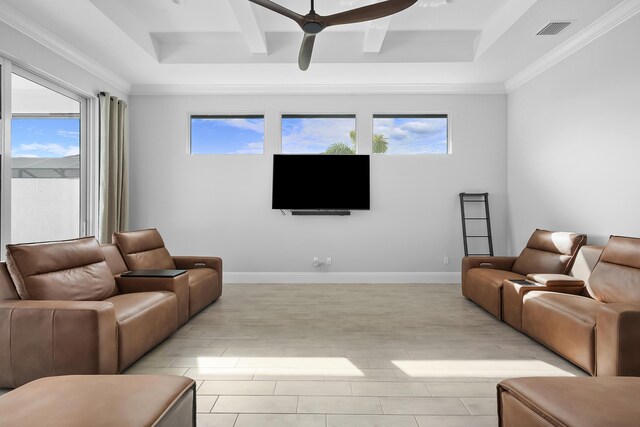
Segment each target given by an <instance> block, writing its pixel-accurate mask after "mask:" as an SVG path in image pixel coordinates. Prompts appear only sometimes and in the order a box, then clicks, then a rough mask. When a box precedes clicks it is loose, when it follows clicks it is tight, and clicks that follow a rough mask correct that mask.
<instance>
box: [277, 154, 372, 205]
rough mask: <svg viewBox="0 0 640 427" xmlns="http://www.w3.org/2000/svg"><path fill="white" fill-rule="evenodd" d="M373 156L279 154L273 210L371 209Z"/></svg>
mask: <svg viewBox="0 0 640 427" xmlns="http://www.w3.org/2000/svg"><path fill="white" fill-rule="evenodd" d="M369 190H370V184H369V156H368V155H332V154H275V155H274V156H273V193H272V194H273V198H272V208H273V209H289V210H368V209H369V208H370V201H369Z"/></svg>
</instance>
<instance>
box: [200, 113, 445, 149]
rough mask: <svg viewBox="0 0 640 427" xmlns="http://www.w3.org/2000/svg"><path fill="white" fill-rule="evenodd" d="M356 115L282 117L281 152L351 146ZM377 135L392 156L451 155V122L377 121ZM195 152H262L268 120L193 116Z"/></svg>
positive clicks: (441, 119)
mask: <svg viewBox="0 0 640 427" xmlns="http://www.w3.org/2000/svg"><path fill="white" fill-rule="evenodd" d="M355 128H356V120H355V117H338V118H336V117H315V118H303V117H283V119H282V153H284V154H316V153H322V152H324V151H325V150H326V149H327V147H329V146H330V145H331V144H334V143H336V142H342V143H344V144H348V145H350V144H351V139H350V137H349V132H351V130H353V129H355ZM373 132H374V134H383V135H384V136H385V137H386V138H387V139H388V141H389V149H388V151H387V153H388V154H446V153H447V152H448V146H447V118H437V117H436V118H431V117H411V118H409V117H404V118H403V117H400V118H375V119H374V120H373ZM191 152H192V154H262V153H263V152H264V119H263V118H215V119H211V118H194V119H193V120H192V128H191Z"/></svg>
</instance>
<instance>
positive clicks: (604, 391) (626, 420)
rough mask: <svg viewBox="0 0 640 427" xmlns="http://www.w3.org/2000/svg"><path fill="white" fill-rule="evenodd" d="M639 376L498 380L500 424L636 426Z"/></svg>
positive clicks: (509, 426) (506, 426)
mask: <svg viewBox="0 0 640 427" xmlns="http://www.w3.org/2000/svg"><path fill="white" fill-rule="evenodd" d="M638 393H640V378H623V377H597V378H557V377H556V378H549V377H547V378H540V377H538V378H512V379H508V380H504V381H502V382H500V383H499V384H498V416H499V417H500V421H499V425H500V426H503V427H516V426H518V427H520V426H538V427H541V426H565V427H597V426H616V427H631V426H637V425H638V420H639V419H640V406H639V405H638V404H637V400H638V397H637V396H638Z"/></svg>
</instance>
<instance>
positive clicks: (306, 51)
mask: <svg viewBox="0 0 640 427" xmlns="http://www.w3.org/2000/svg"><path fill="white" fill-rule="evenodd" d="M315 41H316V36H315V34H307V33H305V34H304V38H303V39H302V46H300V55H298V67H300V69H301V70H302V71H307V68H309V64H310V63H311V54H312V53H313V43H314V42H315Z"/></svg>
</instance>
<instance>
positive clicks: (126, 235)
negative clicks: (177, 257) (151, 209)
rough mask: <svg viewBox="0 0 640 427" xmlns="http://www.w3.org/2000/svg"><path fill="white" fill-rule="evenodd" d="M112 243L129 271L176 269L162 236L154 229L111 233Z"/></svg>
mask: <svg viewBox="0 0 640 427" xmlns="http://www.w3.org/2000/svg"><path fill="white" fill-rule="evenodd" d="M113 243H115V244H116V245H117V246H118V249H120V252H121V253H122V256H123V257H124V260H125V262H126V263H127V266H128V267H129V269H131V270H147V269H148V270H173V269H175V268H176V265H175V263H174V262H173V259H172V258H171V255H170V254H169V251H168V250H167V248H165V246H164V241H163V240H162V236H160V233H159V232H158V230H156V229H155V228H152V229H149V230H138V231H127V232H121V233H113Z"/></svg>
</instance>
